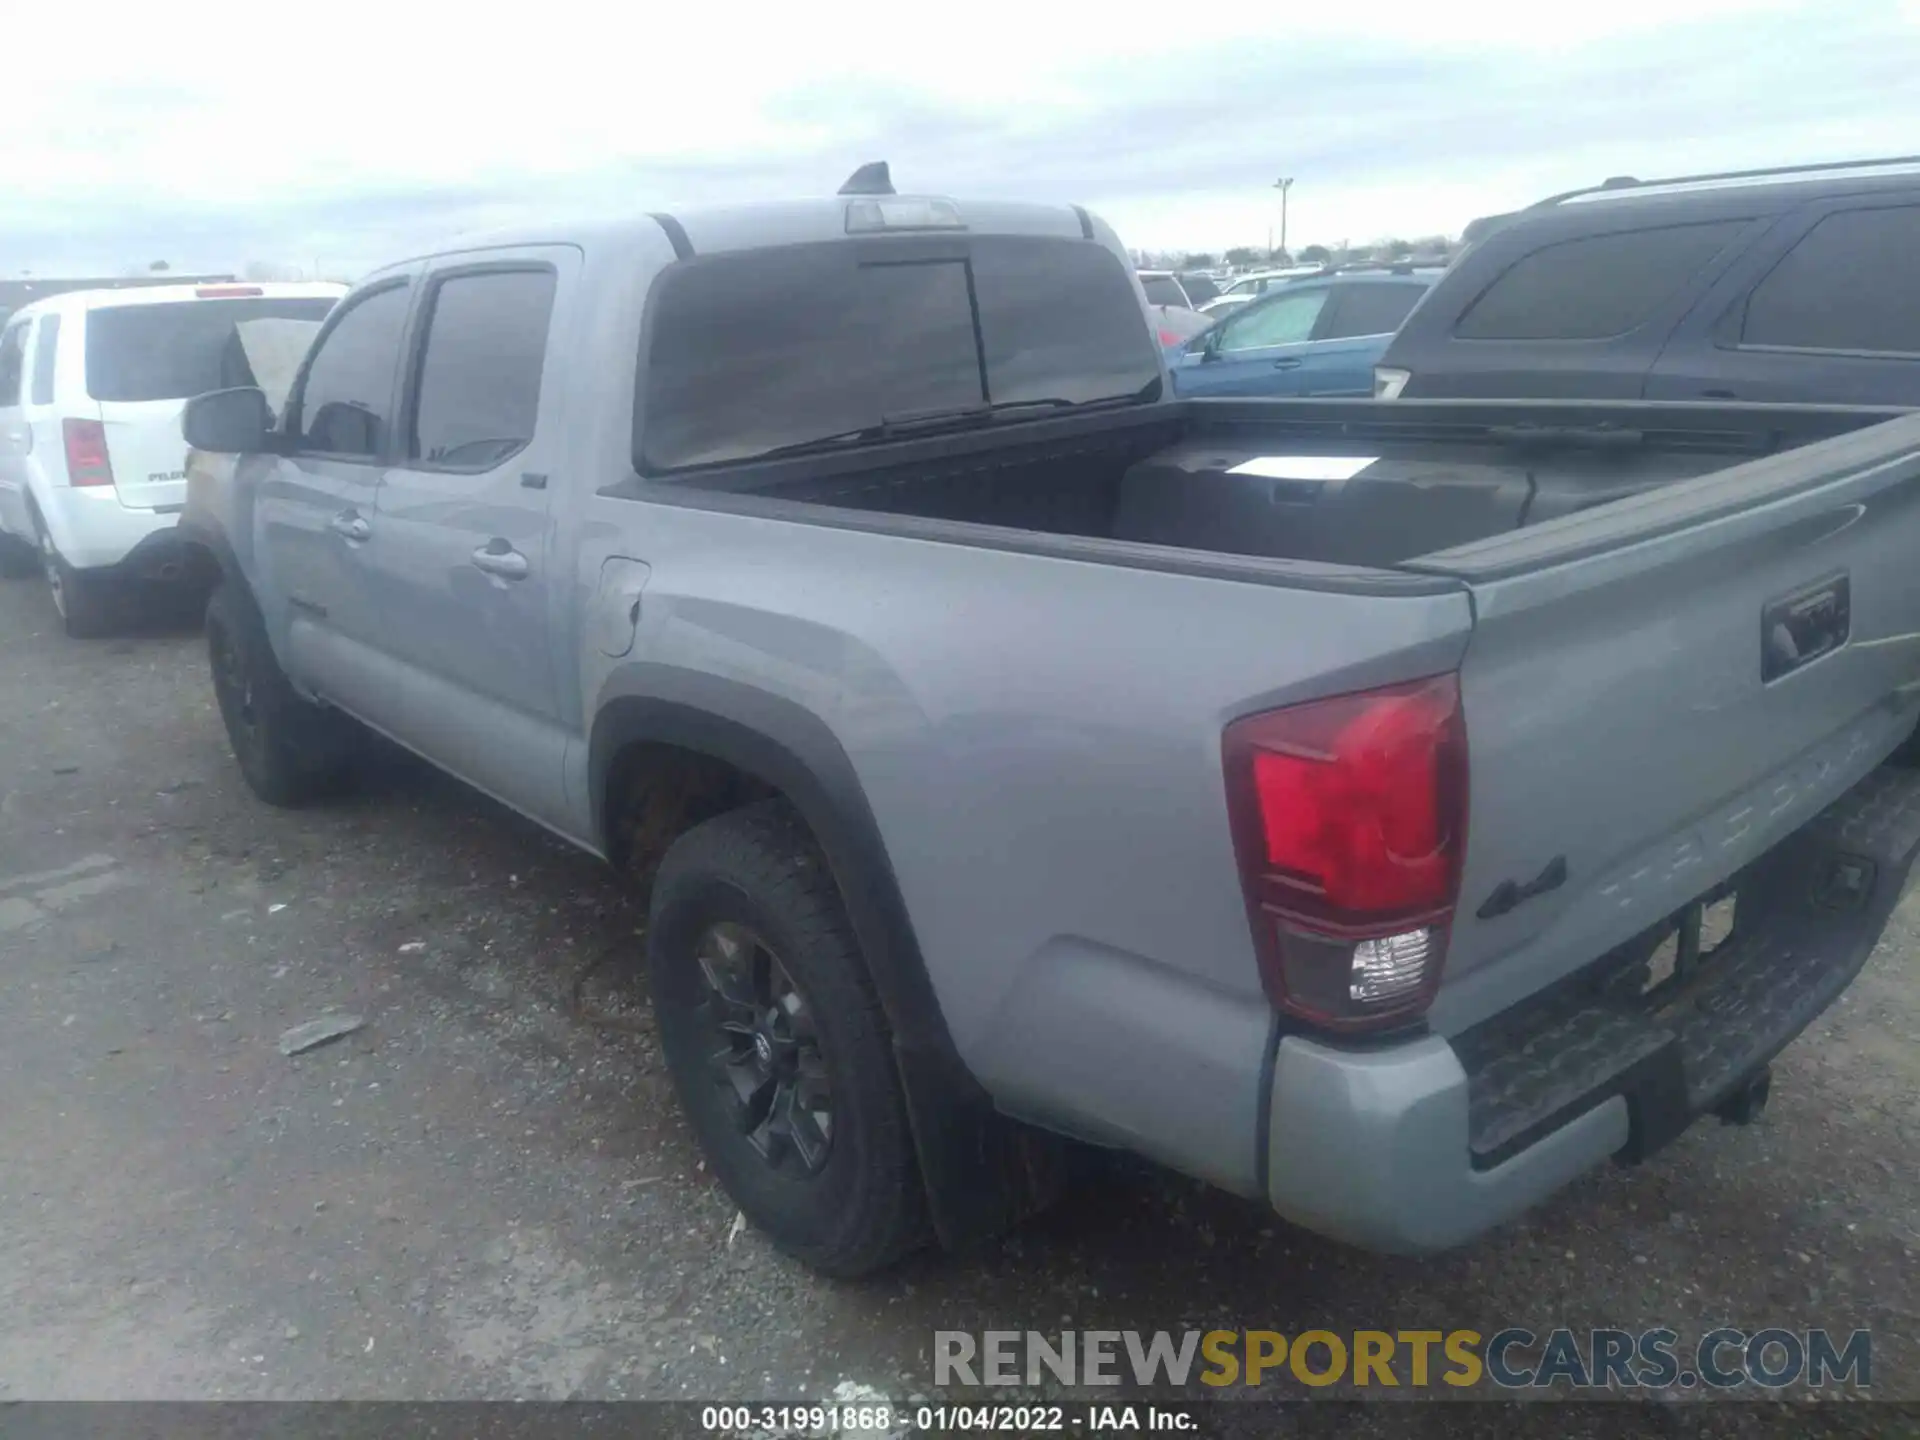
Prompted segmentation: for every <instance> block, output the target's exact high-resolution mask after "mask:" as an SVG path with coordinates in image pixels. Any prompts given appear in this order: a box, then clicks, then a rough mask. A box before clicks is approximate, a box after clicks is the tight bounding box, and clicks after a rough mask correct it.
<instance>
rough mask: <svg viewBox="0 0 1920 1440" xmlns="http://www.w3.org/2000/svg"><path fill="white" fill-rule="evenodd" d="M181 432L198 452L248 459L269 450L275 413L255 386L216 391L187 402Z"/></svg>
mask: <svg viewBox="0 0 1920 1440" xmlns="http://www.w3.org/2000/svg"><path fill="white" fill-rule="evenodd" d="M180 428H181V431H182V433H183V434H184V435H185V436H186V441H187V444H188V445H190V446H192V447H193V448H194V449H195V450H207V451H211V452H212V453H214V454H216V455H248V454H253V453H255V452H257V451H261V450H265V449H267V448H269V446H268V436H269V435H270V434H271V433H272V429H273V410H272V408H271V407H270V406H268V404H267V397H266V395H265V393H264V392H262V391H261V390H259V389H258V388H256V387H254V386H251V385H249V386H245V387H243V388H241V389H238V390H215V391H213V392H212V393H211V394H208V395H196V396H195V397H194V398H193V399H191V400H189V401H188V402H187V409H186V413H185V415H183V416H182V417H181V425H180Z"/></svg>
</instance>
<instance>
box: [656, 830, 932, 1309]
mask: <svg viewBox="0 0 1920 1440" xmlns="http://www.w3.org/2000/svg"><path fill="white" fill-rule="evenodd" d="M647 960H648V969H649V974H650V979H651V985H652V991H653V1003H654V1014H655V1017H656V1022H657V1024H658V1027H659V1033H660V1043H661V1048H662V1049H663V1050H664V1051H665V1053H666V1059H667V1065H668V1068H669V1070H670V1071H671V1072H672V1074H673V1079H674V1084H675V1086H676V1088H677V1089H678V1091H679V1093H680V1100H681V1103H682V1105H683V1106H684V1107H685V1108H686V1112H687V1116H688V1118H689V1120H690V1121H691V1122H692V1124H693V1128H694V1131H695V1133H696V1134H697V1135H698V1136H699V1137H700V1142H701V1145H702V1146H703V1148H704V1149H705V1150H706V1153H707V1155H708V1157H709V1159H710V1160H711V1162H712V1164H713V1169H714V1173H715V1174H716V1175H717V1176H718V1177H719V1179H720V1182H721V1183H722V1184H723V1185H725V1186H726V1189H727V1193H728V1194H729V1195H731V1196H732V1197H733V1200H734V1203H735V1204H737V1205H738V1206H739V1207H740V1209H741V1210H742V1211H743V1212H744V1213H745V1215H746V1217H747V1218H748V1219H749V1220H751V1221H752V1222H753V1224H754V1225H755V1226H756V1227H757V1228H758V1229H760V1230H761V1231H763V1232H764V1233H765V1234H766V1235H767V1236H768V1237H769V1238H770V1239H771V1240H772V1241H773V1242H774V1244H776V1245H778V1246H779V1247H780V1248H781V1249H782V1250H785V1251H787V1252H788V1253H789V1254H791V1255H793V1256H794V1257H795V1258H797V1259H799V1260H802V1261H804V1262H806V1263H807V1264H809V1265H811V1266H813V1267H814V1268H816V1269H818V1270H821V1271H824V1272H825V1273H827V1274H830V1275H861V1274H866V1273H868V1272H870V1271H873V1270H877V1269H879V1268H881V1267H882V1266H885V1265H887V1264H889V1263H891V1262H892V1261H894V1260H897V1259H899V1258H900V1257H901V1256H903V1255H905V1254H907V1253H908V1252H910V1251H912V1250H915V1249H917V1248H919V1246H921V1245H922V1244H924V1243H925V1242H926V1239H927V1236H928V1224H927V1219H926V1204H925V1195H924V1193H923V1191H922V1188H921V1183H920V1172H919V1167H918V1164H917V1162H916V1160H915V1157H914V1151H913V1142H912V1137H911V1135H910V1133H909V1131H908V1128H907V1114H906V1104H905V1100H904V1098H903V1096H902V1094H901V1090H900V1082H899V1078H898V1075H897V1072H896V1070H895V1067H894V1062H893V1053H892V1042H891V1037H890V1035H889V1031H888V1027H887V1023H886V1018H885V1016H884V1015H883V1014H882V1012H881V1008H880V1002H879V999H878V997H877V996H876V995H875V994H874V990H873V983H872V981H871V980H870V979H869V978H868V975H867V971H866V966H865V964H864V963H863V962H862V960H861V958H860V953H859V947H858V945H857V943H856V942H855V940H854V938H853V933H852V930H851V928H850V927H849V926H848V923H847V919H846V915H845V912H844V910H843V908H842V906H841V903H840V896H839V892H838V890H837V889H836V888H835V886H834V883H833V878H832V876H831V875H830V874H829V873H828V871H827V867H826V864H825V862H824V860H823V859H822V857H821V855H820V853H819V850H818V849H817V848H816V846H815V845H814V843H813V838H812V836H811V835H810V834H809V833H808V831H807V829H806V827H805V825H804V824H803V823H802V822H801V821H800V819H799V817H798V816H797V815H796V814H795V813H794V811H793V810H792V808H791V807H789V806H788V805H787V803H786V802H785V801H783V800H769V801H763V802H761V803H758V804H755V805H749V806H746V807H744V808H742V809H739V810H733V811H729V812H728V813H727V814H724V815H721V816H718V817H716V818H715V819H712V820H709V821H706V822H705V823H704V824H701V825H697V826H695V827H694V828H693V829H691V830H689V831H688V832H687V833H686V834H685V835H683V836H681V837H680V838H679V839H678V840H677V841H675V842H674V844H673V846H672V848H671V849H669V850H668V851H667V854H666V856H665V858H664V859H663V860H662V861H661V863H660V869H659V873H658V875H657V876H656V877H655V880H654V885H653V898H652V913H651V916H650V919H649V923H648V927H647Z"/></svg>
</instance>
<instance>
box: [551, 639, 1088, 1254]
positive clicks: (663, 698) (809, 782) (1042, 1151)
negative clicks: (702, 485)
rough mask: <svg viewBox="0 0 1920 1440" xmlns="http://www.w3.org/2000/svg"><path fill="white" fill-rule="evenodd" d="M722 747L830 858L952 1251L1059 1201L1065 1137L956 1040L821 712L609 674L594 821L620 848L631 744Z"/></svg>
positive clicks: (721, 687) (594, 755)
mask: <svg viewBox="0 0 1920 1440" xmlns="http://www.w3.org/2000/svg"><path fill="white" fill-rule="evenodd" d="M636 743H656V744H668V745H675V746H679V747H680V748H682V749H686V750H691V751H695V752H697V753H700V754H705V755H710V756H712V757H713V758H715V759H717V760H721V761H724V762H726V763H727V764H729V765H732V766H733V767H735V768H736V769H738V770H741V771H743V772H745V773H746V774H749V775H752V776H754V777H755V778H757V779H759V780H761V781H764V782H765V783H767V784H769V785H771V786H773V787H774V788H776V789H777V790H779V791H780V792H781V793H782V794H783V795H784V796H785V797H786V798H787V800H788V802H789V803H790V804H792V805H793V807H794V808H795V809H796V810H797V811H798V812H799V813H800V816H801V818H802V819H803V820H805V821H806V823H807V825H808V827H809V828H810V829H811V830H812V832H813V835H814V837H815V839H816V840H817V841H818V842H819V844H820V848H821V850H822V852H823V853H824V854H825V856H826V860H827V866H828V869H829V870H830V871H831V872H832V874H833V877H834V882H835V884H836V885H837V886H838V887H839V890H840V894H841V898H842V900H843V902H844V903H845V905H846V907H847V918H848V920H849V922H850V923H851V924H852V926H853V931H854V938H855V939H856V940H857V941H858V942H859V945H860V950H861V954H862V956H863V957H864V959H865V960H866V963H867V968H868V972H869V974H870V975H871V976H872V979H873V985H874V990H875V991H876V993H877V994H878V995H879V998H880V1004H881V1007H882V1009H883V1010H884V1011H885V1012H886V1016H887V1021H888V1024H889V1026H890V1027H891V1029H892V1031H893V1050H894V1058H895V1063H896V1064H897V1066H898V1069H899V1074H900V1080H901V1086H902V1089H903V1090H904V1092H905V1095H906V1100H907V1113H908V1120H909V1124H910V1126H911V1128H912V1131H913V1139H914V1148H915V1151H916V1152H917V1154H918V1156H919V1160H920V1171H921V1178H922V1180H923V1182H924V1184H925V1186H926V1191H927V1200H928V1208H929V1211H930V1214H931V1218H932V1220H933V1224H934V1229H935V1232H936V1233H937V1234H938V1235H939V1237H940V1239H941V1241H942V1242H943V1243H944V1244H946V1245H949V1246H958V1245H961V1244H964V1243H966V1242H968V1241H971V1240H976V1239H983V1238H986V1237H988V1236H992V1235H997V1234H1000V1233H1002V1232H1003V1231H1005V1230H1006V1229H1008V1228H1009V1227H1010V1226H1012V1225H1013V1224H1016V1223H1017V1222H1018V1221H1019V1220H1021V1219H1023V1218H1024V1217H1025V1216H1027V1215H1028V1214H1031V1213H1033V1212H1034V1211H1035V1210H1037V1209H1039V1208H1041V1207H1042V1206H1043V1205H1044V1204H1045V1203H1046V1202H1047V1201H1048V1200H1049V1199H1051V1198H1052V1194H1053V1192H1054V1190H1055V1189H1056V1188H1057V1186H1058V1183H1059V1178H1060V1171H1061V1167H1062V1165H1063V1163H1064V1157H1063V1153H1062V1151H1061V1147H1060V1145H1059V1143H1058V1142H1057V1140H1055V1139H1054V1137H1051V1136H1045V1135H1042V1134H1040V1133H1039V1132H1037V1131H1034V1130H1031V1129H1030V1128H1029V1127H1027V1126H1024V1125H1021V1124H1018V1123H1017V1122H1015V1121H1012V1120H1010V1119H1008V1118H1007V1117H1005V1116H1003V1115H1001V1114H1000V1112H999V1111H998V1109H997V1108H996V1107H995V1106H994V1103H993V1100H992V1097H991V1096H990V1095H988V1093H987V1091H986V1090H985V1088H984V1087H983V1086H981V1084H980V1082H979V1081H978V1080H977V1079H975V1078H974V1076H973V1074H972V1072H971V1071H970V1070H969V1069H968V1068H967V1066H966V1063H965V1062H964V1061H963V1060H962V1059H961V1058H960V1054H959V1051H958V1050H957V1049H956V1048H955V1046H954V1043H953V1037H952V1035H951V1033H950V1032H949V1031H948V1029H947V1024H946V1019H945V1017H944V1016H943V1015H942V1013H941V1010H940V1002H939V998H938V996H937V995H936V994H935V992H934V988H933V982H932V979H931V978H930V977H929V975H928V972H927V964H926V959H925V957H924V956H923V955H922V954H921V951H920V946H919V942H918V940H917V939H916V937H915V935H914V931H913V925H912V922H911V920H910V918H909V917H908V914H907V908H906V903H905V900H904V899H903V897H902V895H901V893H900V887H899V882H898V880H897V878H896V877H895V874H894V870H893V865H892V862H891V860H890V859H889V857H888V854H887V849H886V844H885V842H884V840H883V839H882V837H881V833H880V827H879V823H878V822H877V821H876V820H875V818H874V815H873V809H872V806H871V805H870V804H869V803H868V800H867V795H866V790H865V788H864V787H863V786H862V785H861V783H860V778H859V776H858V774H857V773H856V772H855V770H854V767H853V762H852V760H851V759H849V758H848V756H847V753H846V750H845V749H844V747H842V745H841V744H840V741H839V739H838V737H836V736H835V735H834V733H833V731H832V730H831V729H830V728H829V727H828V726H827V724H826V722H825V721H823V720H821V719H820V718H819V716H817V715H815V714H814V713H812V712H811V711H809V710H807V709H805V708H804V707H803V706H801V705H799V704H797V703H795V702H794V701H792V700H788V699H786V698H784V697H781V696H778V695H774V694H771V693H770V692H768V691H765V690H761V689H758V688H757V687H754V686H751V685H747V684H743V683H741V682H739V681H734V680H728V679H723V678H720V677H718V676H714V675H708V674H704V673H702V672H699V671H693V670H686V669H682V668H680V667H678V666H672V665H663V664H658V663H651V662H637V663H634V664H630V665H627V666H624V667H622V668H621V669H619V670H617V671H615V672H614V674H613V675H612V676H611V677H609V680H608V682H607V685H606V686H605V687H604V688H603V690H602V693H601V699H600V703H599V705H598V708H597V710H596V712H595V716H594V721H593V726H592V732H591V736H590V739H589V743H588V755H587V780H588V785H589V795H590V797H591V803H592V811H593V828H594V835H595V837H596V840H597V841H598V842H599V844H600V848H601V850H602V853H609V854H610V853H612V851H611V849H610V848H609V843H608V842H609V841H610V839H611V836H610V835H609V833H608V828H609V817H608V816H607V814H606V813H605V811H606V801H607V796H606V787H607V782H608V779H609V776H610V775H611V772H612V769H613V764H614V760H615V758H616V757H617V756H618V755H619V754H620V752H621V751H622V750H624V749H625V748H626V747H627V746H629V745H633V744H636Z"/></svg>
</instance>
